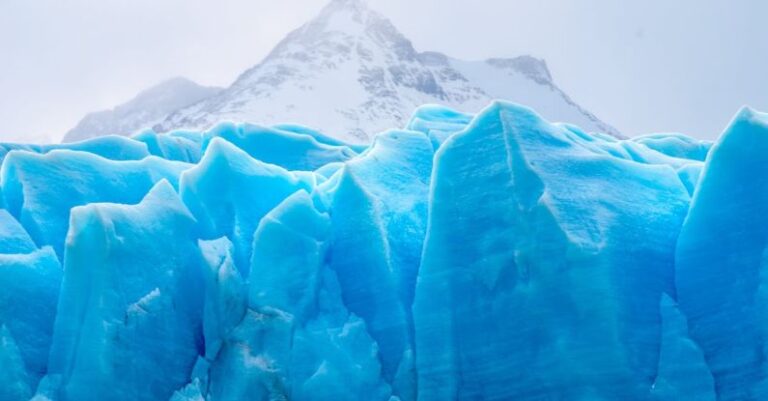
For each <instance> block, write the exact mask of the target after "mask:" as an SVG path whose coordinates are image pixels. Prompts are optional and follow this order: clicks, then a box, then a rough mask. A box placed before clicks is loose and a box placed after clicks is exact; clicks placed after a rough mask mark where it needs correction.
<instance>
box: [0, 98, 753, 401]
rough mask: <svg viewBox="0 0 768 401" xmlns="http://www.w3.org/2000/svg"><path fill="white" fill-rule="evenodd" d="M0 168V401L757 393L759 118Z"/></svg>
mask: <svg viewBox="0 0 768 401" xmlns="http://www.w3.org/2000/svg"><path fill="white" fill-rule="evenodd" d="M0 154H1V155H2V157H3V162H2V169H1V170H0V183H1V184H2V199H1V203H2V210H0V400H2V401H16V400H23V401H27V400H35V401H46V400H50V401H88V400H112V401H121V400H139V401H150V400H152V401H155V400H159V401H169V400H170V401H202V400H208V401H229V400H232V401H234V400H383V401H395V400H401V401H414V400H419V401H427V400H681V399H685V400H765V399H768V358H766V354H768V342H767V341H768V324H766V322H767V321H768V278H766V277H768V276H766V273H765V272H766V269H768V246H767V245H768V115H763V114H759V113H757V112H753V111H751V110H748V109H745V110H743V111H741V112H740V113H739V114H738V115H737V117H736V118H735V119H734V121H733V123H732V124H731V125H730V127H729V128H728V129H727V130H726V132H725V133H724V134H723V136H722V137H721V138H720V140H719V142H718V143H716V144H715V145H714V146H711V144H709V143H705V142H700V141H696V140H693V139H691V138H688V137H685V136H681V135H652V136H646V137H641V138H636V139H634V140H617V139H614V138H612V137H608V136H604V135H599V134H589V133H585V132H583V131H581V130H579V129H578V128H576V127H573V126H570V125H565V124H551V123H549V122H547V121H544V120H543V119H541V118H540V117H539V116H538V115H537V114H536V113H535V112H533V111H531V110H529V109H526V108H523V107H520V106H516V105H512V104H508V103H501V102H498V103H494V104H492V105H491V106H489V107H488V108H487V109H485V110H484V111H483V112H481V113H480V114H479V115H477V116H468V115H464V114H460V113H456V112H453V111H451V110H447V109H443V108H440V107H436V106H426V107H423V108H421V109H419V110H417V111H416V113H415V114H414V117H413V118H412V120H411V122H410V123H409V125H408V126H407V127H406V129H402V130H393V131H389V132H385V133H382V134H380V135H379V136H378V137H377V138H376V140H375V142H374V143H373V144H372V145H371V146H370V147H369V148H360V147H351V146H347V145H345V144H344V143H341V142H339V141H336V140H334V139H332V138H330V137H327V136H325V135H323V134H320V133H317V132H314V131H312V130H309V129H306V128H303V127H299V126H290V125H285V126H278V127H274V128H264V127H258V126H252V125H242V124H241V125H237V124H221V125H219V126H217V127H215V128H214V129H212V130H210V131H207V132H184V131H177V132H173V133H171V134H168V135H157V134H155V133H153V132H145V133H143V134H140V135H138V136H135V137H133V138H132V139H127V138H122V137H106V138H99V139H95V140H91V141H87V142H81V143H77V144H71V145H57V146H47V147H45V146H43V147H41V146H22V145H5V146H4V147H3V151H2V152H0Z"/></svg>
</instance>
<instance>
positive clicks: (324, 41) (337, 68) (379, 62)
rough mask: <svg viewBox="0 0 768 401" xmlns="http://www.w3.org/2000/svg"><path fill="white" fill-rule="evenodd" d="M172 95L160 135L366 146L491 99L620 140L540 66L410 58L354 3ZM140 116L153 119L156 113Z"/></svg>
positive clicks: (374, 16)
mask: <svg viewBox="0 0 768 401" xmlns="http://www.w3.org/2000/svg"><path fill="white" fill-rule="evenodd" d="M179 97H180V98H188V100H190V101H189V102H188V103H186V104H184V105H179V106H178V107H176V108H174V109H172V110H168V109H162V110H163V112H164V113H165V114H164V115H163V116H162V117H160V116H157V117H159V118H157V119H156V120H155V121H151V124H155V123H157V124H156V126H155V129H156V130H157V131H158V132H161V131H168V130H173V129H179V128H185V129H208V128H210V127H212V126H213V125H214V124H216V123H218V122H220V121H224V120H231V121H236V122H252V123H258V124H265V125H274V124H279V123H285V122H291V121H302V123H303V124H305V125H307V126H309V127H313V128H315V129H319V130H321V131H323V132H326V133H328V134H329V135H332V136H334V137H336V138H339V139H342V140H345V141H347V142H352V143H365V144H368V143H370V141H371V139H372V137H373V135H374V134H376V133H378V132H380V131H383V130H385V129H388V128H391V127H401V126H403V125H404V124H405V123H406V122H407V121H408V118H409V117H410V114H411V112H412V111H413V110H414V109H415V108H416V107H418V106H421V105H422V104H426V103H436V104H442V105H446V106H448V107H452V108H455V109H457V110H460V111H465V112H472V113H476V112H477V111H479V110H480V109H482V108H483V107H485V106H486V105H487V104H488V103H489V102H491V100H493V99H508V100H511V101H515V102H517V103H520V104H525V105H528V106H530V107H532V108H534V109H536V110H537V111H539V112H540V113H541V114H542V115H543V116H545V117H546V118H548V119H551V120H553V121H568V122H570V123H574V124H577V125H579V126H581V127H582V128H584V129H585V130H587V131H590V132H591V131H595V132H605V133H610V134H612V135H618V134H617V132H616V130H615V129H613V128H612V127H610V126H609V125H607V124H605V123H603V122H602V121H600V120H599V119H598V118H597V117H595V116H594V115H592V114H591V113H589V112H588V111H586V110H584V109H583V108H581V107H580V106H578V105H577V104H576V103H574V102H573V101H572V100H571V99H570V98H569V97H568V96H567V95H566V94H565V93H563V91H561V90H560V89H559V88H558V87H557V86H556V85H555V84H554V82H553V80H552V77H551V76H550V73H549V70H548V69H547V66H546V64H545V63H544V61H543V60H540V59H536V58H534V57H531V56H521V57H517V58H511V59H489V60H486V61H472V62H470V61H462V60H457V59H454V58H451V57H448V56H446V55H443V54H440V53H435V52H418V51H416V50H415V49H414V47H413V45H412V44H411V42H410V41H409V40H408V39H407V38H406V37H405V36H404V35H403V34H401V33H400V32H399V31H398V30H397V28H395V26H394V25H392V23H391V22H390V21H389V20H387V19H386V18H385V17H384V16H382V15H380V14H378V13H377V12H375V11H372V10H370V9H369V8H368V7H367V6H366V4H365V3H364V1H362V0H333V1H331V2H330V4H329V5H328V6H326V7H325V8H324V9H323V10H322V11H321V13H320V14H319V15H318V16H317V18H315V19H313V20H311V21H310V22H308V23H307V24H305V25H304V26H302V27H301V28H299V29H297V30H295V31H293V32H292V33H290V34H289V35H288V36H287V37H286V38H285V39H284V40H283V41H282V42H281V43H279V44H278V45H277V47H276V48H275V49H274V50H273V51H272V52H271V53H270V54H269V55H268V56H267V57H266V58H265V59H264V60H263V61H262V62H261V63H259V64H258V65H256V66H254V67H253V68H251V69H249V70H247V71H245V72H244V73H243V74H241V75H240V77H238V78H237V80H236V81H235V82H234V83H233V84H232V85H231V86H230V87H228V88H226V89H225V90H223V91H221V92H217V93H215V94H211V95H209V96H207V97H205V98H202V99H201V98H196V99H195V102H192V101H191V100H192V98H191V97H186V96H179ZM198 100H199V101H198ZM193 103H194V104H193ZM136 106H139V105H136ZM136 106H131V107H130V108H136ZM127 107H129V106H121V107H120V108H119V109H122V108H127ZM142 110H146V111H145V113H152V114H153V116H154V115H156V114H157V113H158V112H159V111H160V109H156V108H154V107H145V108H143V109H142ZM136 114H138V113H131V114H126V113H122V114H120V115H119V116H116V117H117V119H118V121H120V122H119V123H117V122H116V123H114V124H113V125H118V124H121V125H124V126H125V127H124V128H130V129H120V130H118V129H113V128H110V129H111V130H103V129H99V130H96V129H92V128H93V124H90V123H87V122H86V121H84V122H83V123H81V125H83V127H82V128H83V129H80V130H78V131H84V132H85V131H87V132H91V135H93V133H97V132H98V133H101V132H107V133H110V134H123V135H128V134H132V133H134V130H136V129H137V128H145V127H149V126H151V125H149V124H147V123H148V122H149V121H141V122H140V124H137V123H136V122H135V121H133V120H134V118H135V115H136ZM85 128H88V129H85ZM115 128H117V127H115ZM78 138H82V136H79V137H78ZM67 139H69V140H74V139H77V138H75V136H73V135H70V136H68V138H67Z"/></svg>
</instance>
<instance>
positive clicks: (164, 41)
mask: <svg viewBox="0 0 768 401" xmlns="http://www.w3.org/2000/svg"><path fill="white" fill-rule="evenodd" d="M325 2H326V1H325V0H216V1H213V0H210V1H203V0H0V140H19V139H24V138H30V139H34V138H38V137H41V136H47V137H52V138H56V139H58V138H59V137H60V136H61V135H62V134H63V133H64V132H65V131H67V130H68V129H69V128H71V127H72V126H74V125H75V124H76V123H77V121H78V120H79V119H80V118H81V117H82V116H83V115H84V114H85V113H87V112H89V111H95V110H99V109H105V108H111V107H112V106H114V105H116V104H119V103H121V102H124V101H126V100H128V99H130V98H131V97H133V96H134V95H135V94H136V93H138V92H139V91H141V90H142V89H145V88H147V87H149V86H151V85H153V84H155V83H157V82H159V81H162V80H164V79H166V78H170V77H173V76H186V77H188V78H191V79H193V80H195V81H197V82H199V83H202V84H207V85H220V86H224V85H228V84H229V83H231V82H232V81H233V80H234V79H235V77H236V76H237V75H238V74H239V73H240V72H242V71H243V70H245V69H246V68H248V67H250V66H252V65H254V64H256V63H258V62H259V61H260V60H261V58H262V57H264V56H265V55H266V53H267V52H268V51H269V50H270V49H271V48H272V47H273V46H274V45H275V44H276V43H277V41H279V40H280V39H281V38H282V37H283V36H284V35H285V34H286V33H287V32H289V31H290V30H292V29H294V28H296V27H298V26H299V25H301V24H302V23H303V22H304V21H306V20H307V19H309V18H311V17H313V16H314V15H315V14H316V13H317V12H318V11H319V10H320V8H321V7H322V6H323V5H324V4H325ZM369 4H370V5H371V6H372V7H373V8H375V9H377V10H379V11H381V12H383V13H384V14H385V15H387V16H389V17H390V18H391V19H392V21H393V22H394V24H395V25H396V26H397V27H398V28H400V30H401V31H402V32H403V33H404V34H405V35H406V36H408V37H409V38H410V39H411V40H412V41H413V43H414V46H415V47H416V48H417V49H418V50H436V51H441V52H444V53H447V54H449V55H451V56H454V57H458V58H464V59H484V58H488V57H511V56H516V55H520V54H532V55H535V56H538V57H542V58H545V59H546V60H547V63H548V65H549V68H550V70H551V72H552V75H553V77H554V80H555V82H556V83H557V84H558V85H559V86H560V87H561V88H562V89H563V90H564V91H565V92H566V93H568V94H569V95H570V96H571V97H572V98H573V99H574V100H575V101H576V102H577V103H579V104H580V105H582V106H584V107H585V108H587V109H588V110H590V111H592V112H593V113H595V114H596V115H597V116H598V117H600V118H601V119H602V120H604V121H606V122H608V123H609V124H612V125H614V126H616V127H617V128H618V129H620V130H621V131H622V132H624V133H625V134H627V135H636V134H640V133H648V132H664V131H677V132H684V133H687V134H690V135H693V136H697V137H700V138H715V137H716V136H717V135H719V133H720V131H721V130H722V128H723V127H724V126H725V125H726V124H727V123H728V121H729V120H730V118H731V116H732V115H733V114H734V113H735V112H736V111H737V109H738V108H739V107H740V106H741V105H744V104H748V105H751V106H753V107H755V108H757V109H759V110H767V111H768V80H767V79H766V78H765V75H766V73H768V23H766V19H765V17H766V15H768V1H764V0H642V1H640V0H638V1H619V0H524V1H522V0H519V1H518V0H454V1H450V0H369Z"/></svg>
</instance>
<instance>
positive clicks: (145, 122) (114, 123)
mask: <svg viewBox="0 0 768 401" xmlns="http://www.w3.org/2000/svg"><path fill="white" fill-rule="evenodd" d="M220 91H221V88H212V87H206V86H201V85H198V84H196V83H194V82H192V81H190V80H188V79H186V78H172V79H169V80H167V81H164V82H162V83H160V84H158V85H155V86H153V87H151V88H149V89H147V90H145V91H143V92H141V93H140V94H138V95H137V96H136V97H134V98H133V99H131V100H130V101H128V102H127V103H125V104H122V105H120V106H117V107H115V108H114V109H112V110H104V111H98V112H95V113H90V114H88V115H86V116H85V117H84V118H83V119H82V120H80V122H79V123H78V124H77V126H76V127H75V128H73V129H71V130H70V131H69V132H67V133H66V135H65V136H64V142H74V141H79V140H83V139H88V138H93V137H97V136H102V135H109V134H119V135H130V134H132V133H134V132H135V131H137V130H140V129H143V128H147V127H151V126H153V125H155V124H157V123H158V122H160V121H162V120H163V119H164V118H165V117H167V116H168V114H169V113H172V112H174V111H176V110H178V109H180V108H184V107H187V106H189V105H192V104H194V103H197V102H199V101H201V100H203V99H206V98H209V97H211V96H213V95H215V94H216V93H218V92H220Z"/></svg>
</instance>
